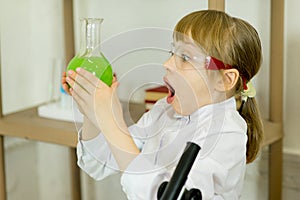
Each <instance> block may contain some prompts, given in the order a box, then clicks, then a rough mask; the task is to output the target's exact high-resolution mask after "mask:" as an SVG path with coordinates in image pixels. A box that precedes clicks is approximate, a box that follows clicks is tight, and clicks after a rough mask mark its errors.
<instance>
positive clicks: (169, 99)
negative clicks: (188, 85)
mask: <svg viewBox="0 0 300 200" xmlns="http://www.w3.org/2000/svg"><path fill="white" fill-rule="evenodd" d="M164 82H165V84H166V86H167V88H168V90H169V93H168V96H167V102H168V103H172V102H173V100H174V98H175V97H174V96H175V89H174V88H173V87H172V86H171V85H170V83H168V81H167V79H165V78H164Z"/></svg>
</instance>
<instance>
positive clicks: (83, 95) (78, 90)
mask: <svg viewBox="0 0 300 200" xmlns="http://www.w3.org/2000/svg"><path fill="white" fill-rule="evenodd" d="M66 80H67V82H68V84H69V85H70V86H71V88H72V90H71V91H70V92H71V95H72V96H73V93H74V92H75V93H76V94H77V95H78V96H79V97H80V98H81V99H83V100H84V101H88V99H89V98H90V97H89V96H90V93H89V92H87V91H86V89H85V88H83V87H82V86H81V85H80V84H78V83H77V81H74V79H72V78H71V77H70V76H68V77H67V78H66Z"/></svg>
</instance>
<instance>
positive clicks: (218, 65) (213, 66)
mask: <svg viewBox="0 0 300 200" xmlns="http://www.w3.org/2000/svg"><path fill="white" fill-rule="evenodd" d="M207 61H208V63H207V65H206V68H207V69H209V70H221V69H232V68H233V67H232V66H231V65H228V64H224V63H223V62H222V61H221V60H218V59H216V58H214V57H211V56H210V57H208V58H207ZM242 81H243V88H244V90H247V89H248V87H247V80H246V79H245V78H244V77H243V76H242Z"/></svg>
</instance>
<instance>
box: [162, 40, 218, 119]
mask: <svg viewBox="0 0 300 200" xmlns="http://www.w3.org/2000/svg"><path fill="white" fill-rule="evenodd" d="M205 63H206V55H205V54H204V52H203V51H202V50H201V48H200V47H199V46H196V45H195V44H193V43H189V42H183V41H177V42H176V43H174V48H173V50H172V51H171V57H170V58H169V59H168V60H167V61H166V62H165V63H164V67H165V69H166V71H167V72H166V75H165V76H164V82H165V83H166V85H167V87H168V88H169V94H168V96H167V102H168V103H169V104H171V105H172V106H173V108H174V110H175V111H176V112H177V113H178V114H181V115H190V114H191V113H193V112H195V111H196V110H197V109H199V108H200V107H202V106H204V105H207V104H211V103H212V102H213V101H212V96H213V95H212V94H213V90H214V89H213V88H214V84H213V80H212V79H213V78H214V76H215V75H214V73H215V72H213V71H211V70H207V69H205Z"/></svg>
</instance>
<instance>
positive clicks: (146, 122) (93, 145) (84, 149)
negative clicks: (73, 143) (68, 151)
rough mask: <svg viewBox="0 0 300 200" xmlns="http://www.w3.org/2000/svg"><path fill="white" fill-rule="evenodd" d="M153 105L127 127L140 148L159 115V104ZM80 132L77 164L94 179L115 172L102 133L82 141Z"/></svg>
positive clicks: (115, 168)
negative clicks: (134, 122)
mask: <svg viewBox="0 0 300 200" xmlns="http://www.w3.org/2000/svg"><path fill="white" fill-rule="evenodd" d="M155 107H156V108H155ZM155 107H154V108H153V110H151V111H149V112H147V113H145V114H144V115H143V116H142V117H141V119H140V120H139V121H138V123H137V124H134V125H132V126H130V127H129V128H128V130H129V132H130V134H131V135H132V137H133V140H134V142H135V144H136V145H137V147H138V148H139V149H140V150H141V149H142V148H143V145H144V140H143V138H147V137H148V136H147V134H148V133H151V132H153V127H155V124H153V122H154V121H155V120H156V119H157V118H158V117H159V114H160V110H161V109H162V108H161V106H155ZM81 134H82V133H81V131H79V134H78V143H77V159H78V161H77V164H78V166H79V167H80V168H81V169H82V170H83V171H85V172H86V173H87V174H89V175H90V176H91V177H92V178H94V179H95V180H102V179H103V178H105V177H107V176H109V175H112V174H115V173H117V172H118V171H119V167H118V165H117V162H116V160H115V159H114V157H113V155H112V153H111V150H110V148H109V145H108V144H107V142H106V140H105V138H104V136H103V134H101V133H100V134H99V135H98V136H96V137H95V138H93V139H91V140H88V141H83V140H82V139H81Z"/></svg>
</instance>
